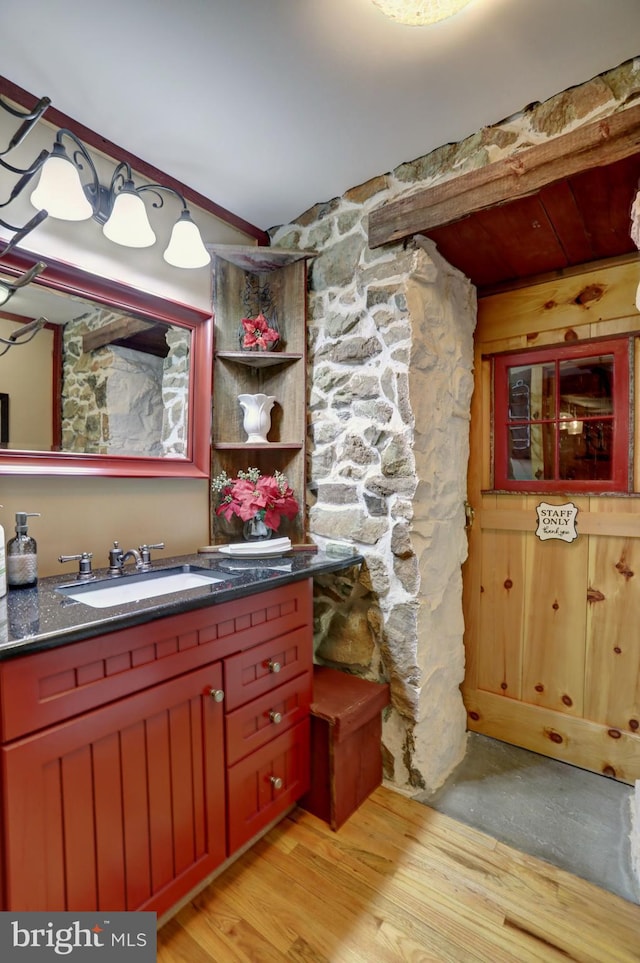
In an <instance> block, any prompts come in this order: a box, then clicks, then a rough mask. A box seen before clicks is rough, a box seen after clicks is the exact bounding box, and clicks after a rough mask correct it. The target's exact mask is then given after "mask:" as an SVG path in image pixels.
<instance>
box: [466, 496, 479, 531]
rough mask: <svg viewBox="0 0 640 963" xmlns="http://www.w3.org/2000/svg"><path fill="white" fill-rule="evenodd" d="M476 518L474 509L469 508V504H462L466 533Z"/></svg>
mask: <svg viewBox="0 0 640 963" xmlns="http://www.w3.org/2000/svg"><path fill="white" fill-rule="evenodd" d="M475 517H476V512H475V509H474V508H472V507H471V505H470V504H469V502H465V503H464V527H465V528H466V529H467V531H468V530H469V529H470V528H471V526H472V525H473V520H474V518H475Z"/></svg>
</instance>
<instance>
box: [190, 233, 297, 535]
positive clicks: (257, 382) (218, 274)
mask: <svg viewBox="0 0 640 963" xmlns="http://www.w3.org/2000/svg"><path fill="white" fill-rule="evenodd" d="M209 251H210V253H211V257H212V269H213V287H212V293H213V314H214V368H213V439H212V464H211V473H212V476H215V475H218V474H219V473H220V472H221V471H226V472H227V474H229V475H231V476H233V475H236V474H237V472H238V470H240V469H247V468H249V467H255V468H259V469H260V471H261V472H262V473H263V474H273V473H274V471H276V470H278V471H281V472H283V474H285V475H286V476H287V478H288V480H289V483H290V485H291V487H292V488H293V490H294V492H295V495H296V498H297V500H298V502H299V504H300V512H299V514H298V516H297V517H296V518H295V519H293V520H292V521H288V520H287V519H283V521H282V524H281V527H280V529H279V531H278V535H281V536H283V535H287V536H288V537H289V538H290V539H291V541H292V543H293V544H294V545H305V544H308V543H309V538H308V530H307V519H306V510H305V491H306V434H307V390H306V358H307V352H306V339H307V330H306V329H307V324H306V317H307V314H306V309H307V261H308V260H309V258H310V257H313V254H312V252H310V251H287V250H282V249H279V248H267V247H265V248H261V247H236V246H234V245H226V244H225V245H212V246H210V247H209ZM261 311H262V313H263V314H264V315H265V317H266V318H267V320H268V321H270V322H273V321H274V320H275V321H276V322H277V327H278V330H279V333H280V341H279V343H278V347H277V349H276V350H275V351H246V350H241V348H240V333H241V321H242V318H254V317H256V315H257V314H259V313H260V312H261ZM258 393H263V394H266V395H272V396H273V397H275V399H276V402H275V404H274V406H273V409H272V411H271V429H270V431H269V433H268V436H267V437H268V443H267V444H248V443H247V442H246V433H245V431H244V428H243V412H242V409H241V407H240V404H239V402H238V395H241V394H258ZM214 508H215V506H213V507H212V512H211V544H212V545H216V544H221V543H224V542H229V541H237V540H238V539H239V538H240V537H241V535H240V532H241V522H240V520H239V519H234V520H232V521H231V522H227V521H226V520H225V519H224V518H221V517H219V516H217V515H216V514H215V510H214Z"/></svg>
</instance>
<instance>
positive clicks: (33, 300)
mask: <svg viewBox="0 0 640 963" xmlns="http://www.w3.org/2000/svg"><path fill="white" fill-rule="evenodd" d="M9 309H11V310H9ZM38 317H45V318H47V319H48V322H49V323H48V324H47V325H46V328H45V330H44V331H43V332H42V333H39V335H38V337H35V338H34V339H33V341H32V342H30V343H29V345H28V346H27V345H16V346H15V347H14V348H13V349H12V352H13V353H12V354H11V357H10V358H9V357H7V359H6V361H5V362H4V365H5V366H10V367H11V368H12V370H13V371H14V373H15V375H17V377H16V378H15V383H14V384H13V385H10V384H9V382H10V380H14V379H10V376H9V374H7V377H6V378H5V377H4V373H2V374H3V377H2V381H3V387H4V386H5V385H6V387H7V388H8V389H9V388H10V390H8V391H7V392H6V393H7V394H8V395H9V397H10V400H11V416H10V426H9V441H8V444H5V445H4V446H3V447H5V448H10V449H14V450H20V449H31V450H34V449H35V450H38V451H67V452H74V453H76V454H78V453H80V454H87V453H93V454H100V455H142V456H150V457H160V458H162V457H167V456H173V457H182V458H184V457H186V449H187V428H188V399H189V352H190V341H191V333H190V331H188V330H186V329H185V328H180V327H177V326H172V325H169V324H165V323H164V322H156V321H147V320H144V319H142V318H136V317H135V316H133V315H132V314H129V313H123V312H121V311H119V310H117V309H114V308H110V307H108V306H106V305H103V304H99V303H97V302H95V301H89V300H87V299H85V298H79V297H72V296H70V295H66V294H60V293H59V292H55V291H48V290H42V289H38V288H36V287H35V286H33V285H32V286H30V287H28V288H25V289H21V290H18V291H17V292H16V293H15V294H14V295H13V297H12V299H11V302H10V304H7V305H6V306H5V307H3V308H0V335H1V336H3V337H5V338H9V337H10V336H11V335H12V334H15V333H16V332H17V333H19V331H20V328H21V327H22V326H23V325H24V324H25V323H28V322H30V321H31V320H33V319H35V318H38ZM0 364H3V362H1V361H0ZM43 389H44V390H43ZM47 389H48V390H47ZM14 412H15V417H14Z"/></svg>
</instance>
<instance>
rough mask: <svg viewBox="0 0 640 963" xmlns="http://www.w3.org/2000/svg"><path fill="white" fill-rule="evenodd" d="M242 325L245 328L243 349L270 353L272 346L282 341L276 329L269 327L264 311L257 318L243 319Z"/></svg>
mask: <svg viewBox="0 0 640 963" xmlns="http://www.w3.org/2000/svg"><path fill="white" fill-rule="evenodd" d="M240 324H241V325H242V327H243V328H244V337H243V339H242V347H243V348H254V347H257V348H260V349H261V350H262V351H268V350H269V346H270V345H271V344H274V343H275V342H277V341H279V340H280V334H279V333H278V331H276V330H275V328H271V327H269V322H268V321H267V319H266V318H265V316H264V314H263V313H262V311H261V312H260V314H258V315H257V316H256V317H255V318H243V319H242V321H241V322H240Z"/></svg>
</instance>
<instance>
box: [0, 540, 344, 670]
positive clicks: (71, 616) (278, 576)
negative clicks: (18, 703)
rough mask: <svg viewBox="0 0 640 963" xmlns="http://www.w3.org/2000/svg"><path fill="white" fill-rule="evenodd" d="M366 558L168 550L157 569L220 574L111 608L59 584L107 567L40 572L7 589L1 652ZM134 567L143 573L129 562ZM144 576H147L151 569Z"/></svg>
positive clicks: (10, 653) (21, 650)
mask: <svg viewBox="0 0 640 963" xmlns="http://www.w3.org/2000/svg"><path fill="white" fill-rule="evenodd" d="M362 561H363V559H362V556H360V555H349V556H342V557H341V556H330V555H326V554H325V553H323V552H315V551H293V552H288V553H285V554H283V555H279V556H274V557H271V558H261V559H257V558H256V559H246V558H231V557H229V556H223V555H220V554H218V553H215V554H195V555H180V556H176V557H173V558H166V559H165V558H163V559H161V560H157V561H154V562H153V563H152V565H151V570H150V574H151V573H154V572H155V573H157V572H161V571H163V570H164V569H169V568H175V567H176V566H183V565H186V566H194V567H196V568H199V569H207V570H210V571H214V572H215V573H216V575H217V577H219V578H220V581H218V582H215V583H210V584H207V585H204V586H200V587H198V588H191V589H185V590H182V591H179V592H173V593H171V594H169V595H160V596H157V597H156V598H150V599H144V600H140V601H134V602H126V603H122V604H119V605H113V606H109V607H108V608H94V607H93V606H90V605H87V604H85V603H84V602H80V601H75V600H73V599H71V598H69V597H68V596H67V595H64V594H63V593H61V592H59V591H57V590H58V589H59V588H60V587H61V586H72V587H73V588H79V587H80V586H83V585H93V586H95V585H96V584H97V583H98V581H102V580H104V584H111V583H112V582H114V581H116V579H114V578H112V577H110V576H109V574H108V571H107V569H106V568H105V569H102V570H100V569H98V570H95V573H94V574H95V575H96V580H95V581H91V582H82V581H78V580H76V579H75V578H74V577H73V576H70V575H69V574H66V575H54V576H51V577H49V578H43V579H40V581H39V582H38V585H37V586H35V587H34V588H27V589H9V591H8V592H7V595H6V597H5V598H2V599H0V659H8V658H12V657H14V656H18V655H26V654H28V653H31V652H37V651H40V650H42V649H49V648H53V647H55V646H58V645H66V644H67V643H69V642H76V641H79V640H80V639H88V638H91V637H92V636H96V635H102V634H103V633H105V632H113V631H115V630H117V629H123V628H128V627H130V626H132V625H140V624H142V623H144V622H150V621H152V620H153V619H157V618H163V617H164V616H167V615H177V614H180V613H181V612H189V611H192V610H193V609H200V608H206V607H208V606H210V605H216V604H217V603H219V602H228V601H231V600H233V599H239V598H243V597H245V596H247V595H253V594H255V593H256V592H263V591H266V590H267V589H272V588H276V587H277V586H280V585H287V584H289V583H290V582H298V581H301V580H302V579H306V578H311V577H313V576H314V575H322V574H325V573H328V572H338V571H341V570H343V569H345V568H349V567H350V566H352V565H359V564H360V563H361V562H362ZM126 574H127V576H130V575H136V574H137V573H136V571H135V568H133V567H131V568H129V567H128V568H127V573H126ZM139 578H140V579H141V580H144V579H145V575H141V576H139ZM117 581H118V582H119V583H120V584H122V582H123V579H122V578H120V577H117Z"/></svg>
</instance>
